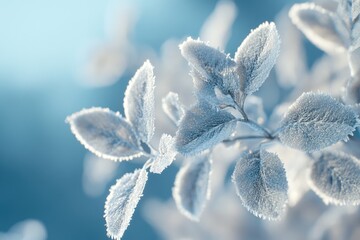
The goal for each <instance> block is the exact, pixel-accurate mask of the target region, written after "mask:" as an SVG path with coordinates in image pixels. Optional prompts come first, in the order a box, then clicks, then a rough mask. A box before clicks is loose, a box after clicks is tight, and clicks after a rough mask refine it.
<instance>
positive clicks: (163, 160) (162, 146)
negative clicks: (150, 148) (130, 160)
mask: <svg viewBox="0 0 360 240" xmlns="http://www.w3.org/2000/svg"><path fill="white" fill-rule="evenodd" d="M175 156H176V151H175V139H174V138H173V137H171V136H170V135H168V134H163V135H162V136H161V138H160V143H159V154H158V156H157V157H156V158H155V160H154V162H153V164H152V165H151V167H150V172H153V173H158V174H160V173H161V172H162V171H164V169H165V168H167V167H168V166H170V164H171V163H172V162H173V161H174V159H175Z"/></svg>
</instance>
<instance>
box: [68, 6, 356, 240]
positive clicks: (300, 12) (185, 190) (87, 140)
mask: <svg viewBox="0 0 360 240" xmlns="http://www.w3.org/2000/svg"><path fill="white" fill-rule="evenodd" d="M349 6H350V8H349ZM351 6H352V7H351ZM349 9H352V10H351V11H350V12H351V14H350V15H349V14H348V12H347V11H348V10H349ZM345 10H346V13H347V14H345ZM358 12H359V4H357V3H355V4H354V3H352V2H351V1H347V0H344V1H341V4H339V7H338V15H335V14H334V13H330V12H328V11H327V10H324V9H320V7H318V6H315V5H313V4H303V5H296V6H295V7H294V8H293V9H292V10H291V11H290V16H292V19H295V20H294V22H295V24H296V25H297V26H298V27H299V28H300V29H301V30H303V32H304V33H305V35H306V36H308V37H309V39H310V40H312V41H313V42H314V43H315V44H316V45H317V46H319V47H321V48H322V49H323V50H325V51H343V50H344V49H345V50H346V51H349V52H350V51H353V50H354V49H356V48H358V46H359V45H360V44H359V40H358V38H357V37H356V34H357V30H356V29H357V27H356V26H357V24H356V23H357V19H358V18H359V13H358ZM341 14H343V15H341ZM338 16H347V18H346V19H342V20H341V21H340V20H339V21H338V20H337V18H338ZM349 16H350V17H349ZM345 20H346V21H345ZM346 24H347V25H346ZM346 32H347V33H348V35H346ZM345 36H347V37H345ZM180 50H181V54H182V55H183V57H184V58H185V59H186V60H187V61H188V63H189V66H190V69H191V70H190V73H191V74H190V75H191V76H192V78H193V83H194V89H195V91H194V93H195V96H196V103H195V104H193V105H192V106H190V107H189V108H186V107H184V106H183V104H182V103H181V102H180V101H179V97H178V95H177V94H176V93H169V94H168V95H167V96H166V97H165V98H164V99H163V102H162V103H163V110H164V112H165V113H166V114H167V115H168V116H169V118H170V119H171V120H172V122H173V123H174V125H176V126H177V127H178V131H177V133H176V136H174V137H172V136H170V135H167V134H163V135H162V137H161V139H160V143H159V147H158V150H155V149H154V148H153V147H152V146H151V144H150V141H151V140H152V138H153V135H154V86H155V77H154V75H153V67H152V65H151V64H150V62H149V61H147V62H145V63H144V65H143V66H142V67H141V68H140V69H139V70H138V71H137V72H136V74H135V75H134V77H133V78H132V80H131V81H130V82H129V85H128V87H127V89H126V92H125V98H124V112H125V116H124V117H123V116H122V115H121V114H120V113H115V112H112V111H111V110H109V109H102V108H91V109H85V110H82V111H80V112H78V113H75V114H73V115H71V116H69V117H68V118H67V121H68V122H69V123H70V125H71V130H72V132H73V133H74V135H75V136H76V138H77V139H78V140H79V141H80V142H81V143H82V144H83V145H84V146H85V147H86V148H87V149H88V150H90V151H91V152H93V153H95V154H96V155H98V156H100V157H103V158H107V159H111V160H116V161H123V160H131V159H134V158H137V157H140V156H144V157H147V158H148V160H147V161H146V162H145V163H144V166H143V167H142V168H141V169H137V170H135V171H134V172H133V173H128V174H125V175H124V176H123V177H121V178H120V179H119V180H118V181H117V183H116V184H115V185H113V186H112V187H111V189H110V194H109V196H108V198H107V201H106V203H105V220H106V226H107V233H108V236H109V237H112V238H118V239H120V238H121V237H122V236H123V234H124V232H125V230H126V228H127V227H128V225H129V222H130V220H131V217H132V215H133V213H134V210H135V208H136V206H137V204H138V202H139V200H140V197H141V196H142V193H143V190H144V187H145V184H146V181H147V179H148V172H149V171H150V172H152V173H158V174H160V173H161V172H162V171H163V170H164V169H165V168H166V167H167V166H169V165H170V164H171V163H172V161H173V160H174V159H175V157H176V155H177V154H178V156H179V158H183V161H184V164H183V166H182V167H181V169H180V171H179V172H178V174H177V176H176V180H175V185H174V188H173V197H174V200H175V202H176V204H177V206H178V209H179V210H180V212H182V213H183V214H184V215H185V216H187V217H188V218H189V219H192V220H199V218H200V216H201V213H202V211H203V210H204V208H205V205H206V201H207V200H208V199H209V197H210V180H211V172H212V158H211V152H212V150H213V148H214V147H215V146H216V145H218V144H230V145H231V144H236V143H238V142H241V141H246V140H250V139H258V140H259V141H260V142H259V144H258V145H256V146H253V148H252V149H250V151H246V152H239V159H238V161H237V163H236V166H235V169H234V171H233V174H232V181H233V183H234V185H235V188H236V193H237V195H238V196H239V197H240V200H241V202H242V203H243V205H244V206H245V207H246V208H247V209H248V210H249V211H250V212H251V213H253V214H254V215H256V216H258V217H260V218H264V219H279V218H280V217H281V215H282V214H283V212H284V209H285V206H286V203H287V201H288V181H287V176H286V171H285V168H284V165H283V163H282V161H281V160H280V158H279V157H278V156H277V155H276V154H275V153H272V152H270V151H268V149H267V143H272V142H275V141H279V142H281V143H282V144H283V145H285V146H288V147H290V148H294V149H298V150H301V151H304V152H306V153H308V154H309V156H311V158H312V159H313V160H314V161H313V163H312V164H311V166H310V169H309V170H310V171H309V172H310V174H309V180H310V186H311V188H312V189H313V190H314V192H316V193H317V194H318V195H319V196H320V197H321V198H322V199H323V200H324V201H325V202H327V203H334V204H358V203H359V201H360V178H359V173H360V162H359V160H358V159H356V158H355V157H353V156H350V155H348V154H346V153H343V152H337V151H335V150H330V149H326V150H323V149H324V148H327V147H329V146H331V145H333V144H335V143H337V142H339V141H342V140H344V141H347V140H348V139H349V136H350V135H353V132H354V131H355V130H356V128H357V127H358V126H359V122H360V120H359V118H358V115H357V113H356V111H355V110H354V108H353V107H352V106H349V105H345V104H344V103H343V102H341V101H339V100H337V99H335V98H333V97H332V96H330V95H328V94H326V93H321V92H307V93H303V94H302V95H301V96H300V97H299V98H298V99H297V100H295V101H294V102H293V103H292V104H291V106H290V107H289V108H288V110H287V112H286V114H285V115H284V116H283V117H282V120H281V121H280V123H279V126H277V128H275V129H272V130H269V129H267V128H266V126H264V125H263V124H262V123H260V122H259V121H257V120H256V119H255V117H257V115H258V114H259V113H260V112H261V104H254V103H253V102H252V103H251V101H250V99H251V98H250V96H251V95H252V94H253V93H255V92H256V91H257V90H258V89H259V88H260V87H261V86H262V85H263V83H264V81H265V80H266V79H267V77H268V76H269V73H270V71H271V69H272V68H273V66H274V65H275V63H276V60H277V57H278V55H279V51H280V38H279V34H278V31H277V29H276V26H275V24H274V23H268V22H265V23H263V24H261V25H260V26H259V27H258V28H256V29H254V30H253V31H251V33H250V34H249V35H248V36H247V37H246V38H245V40H244V41H243V42H242V44H241V45H240V46H239V48H238V50H237V52H236V53H235V56H234V58H232V57H231V56H230V55H229V54H225V53H224V52H222V51H220V50H218V49H215V48H213V47H211V46H210V45H208V44H207V43H205V42H202V41H201V40H194V39H192V38H188V39H187V40H186V41H184V42H183V43H182V44H181V45H180ZM353 76H355V75H353ZM249 104H252V105H251V106H252V108H253V109H250V110H249V107H248V106H249ZM250 111H252V112H250ZM254 112H255V114H253V113H254ZM244 126H246V127H247V128H248V129H247V130H246V131H243V130H244ZM244 132H245V133H246V134H244ZM248 132H250V134H248ZM319 150H321V151H319Z"/></svg>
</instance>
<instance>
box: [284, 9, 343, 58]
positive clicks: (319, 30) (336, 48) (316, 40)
mask: <svg viewBox="0 0 360 240" xmlns="http://www.w3.org/2000/svg"><path fill="white" fill-rule="evenodd" d="M289 16H290V18H291V20H292V21H293V23H294V24H295V25H296V26H297V27H298V28H299V29H300V30H301V31H302V32H303V33H304V34H305V36H306V37H307V38H308V39H309V40H310V41H311V42H312V43H313V44H314V45H316V46H317V47H318V48H320V49H322V50H323V51H325V52H328V53H338V52H343V51H345V50H346V49H347V48H348V45H349V42H348V39H349V34H348V31H347V29H346V26H345V25H344V23H343V22H341V19H339V17H338V16H337V15H335V14H334V13H332V12H330V11H328V10H325V9H323V8H322V7H320V6H317V5H315V4H313V3H302V4H295V5H294V6H293V7H292V8H291V10H290V12H289Z"/></svg>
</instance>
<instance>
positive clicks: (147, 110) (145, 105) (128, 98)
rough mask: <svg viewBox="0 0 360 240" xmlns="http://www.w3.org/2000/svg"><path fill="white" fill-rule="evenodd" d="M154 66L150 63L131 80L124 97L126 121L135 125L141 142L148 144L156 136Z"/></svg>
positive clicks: (145, 64)
mask: <svg viewBox="0 0 360 240" xmlns="http://www.w3.org/2000/svg"><path fill="white" fill-rule="evenodd" d="M154 85H155V77H154V74H153V66H152V65H151V63H150V62H149V61H146V62H145V63H144V65H143V66H142V67H141V68H139V70H137V72H136V73H135V75H134V77H133V78H132V79H131V80H130V82H129V85H128V87H127V89H126V92H125V97H124V111H125V116H126V119H128V120H129V122H130V123H131V124H132V125H133V127H134V129H135V131H136V133H137V134H138V135H139V138H140V140H141V141H143V142H146V143H148V142H149V141H150V140H151V138H152V136H153V135H154V129H155V127H154Z"/></svg>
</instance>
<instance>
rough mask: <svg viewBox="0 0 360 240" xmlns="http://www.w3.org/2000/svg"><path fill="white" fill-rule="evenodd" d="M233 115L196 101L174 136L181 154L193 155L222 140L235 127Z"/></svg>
mask: <svg viewBox="0 0 360 240" xmlns="http://www.w3.org/2000/svg"><path fill="white" fill-rule="evenodd" d="M234 120H235V117H234V116H233V115H231V114H230V113H228V112H226V111H222V110H219V109H217V108H215V107H212V106H210V105H209V104H207V103H205V102H202V103H198V104H197V105H195V106H194V107H192V108H191V109H190V110H189V111H187V112H186V114H185V116H184V118H183V119H182V120H181V123H180V126H179V130H178V132H177V133H176V137H175V139H176V140H175V146H176V149H177V151H178V152H180V153H181V154H183V155H193V154H196V153H199V152H201V151H204V150H206V149H208V148H211V147H212V146H214V145H216V144H217V143H219V142H221V141H223V140H224V139H226V138H227V137H229V136H230V134H231V133H232V132H233V131H234V129H235V127H236V121H234Z"/></svg>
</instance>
